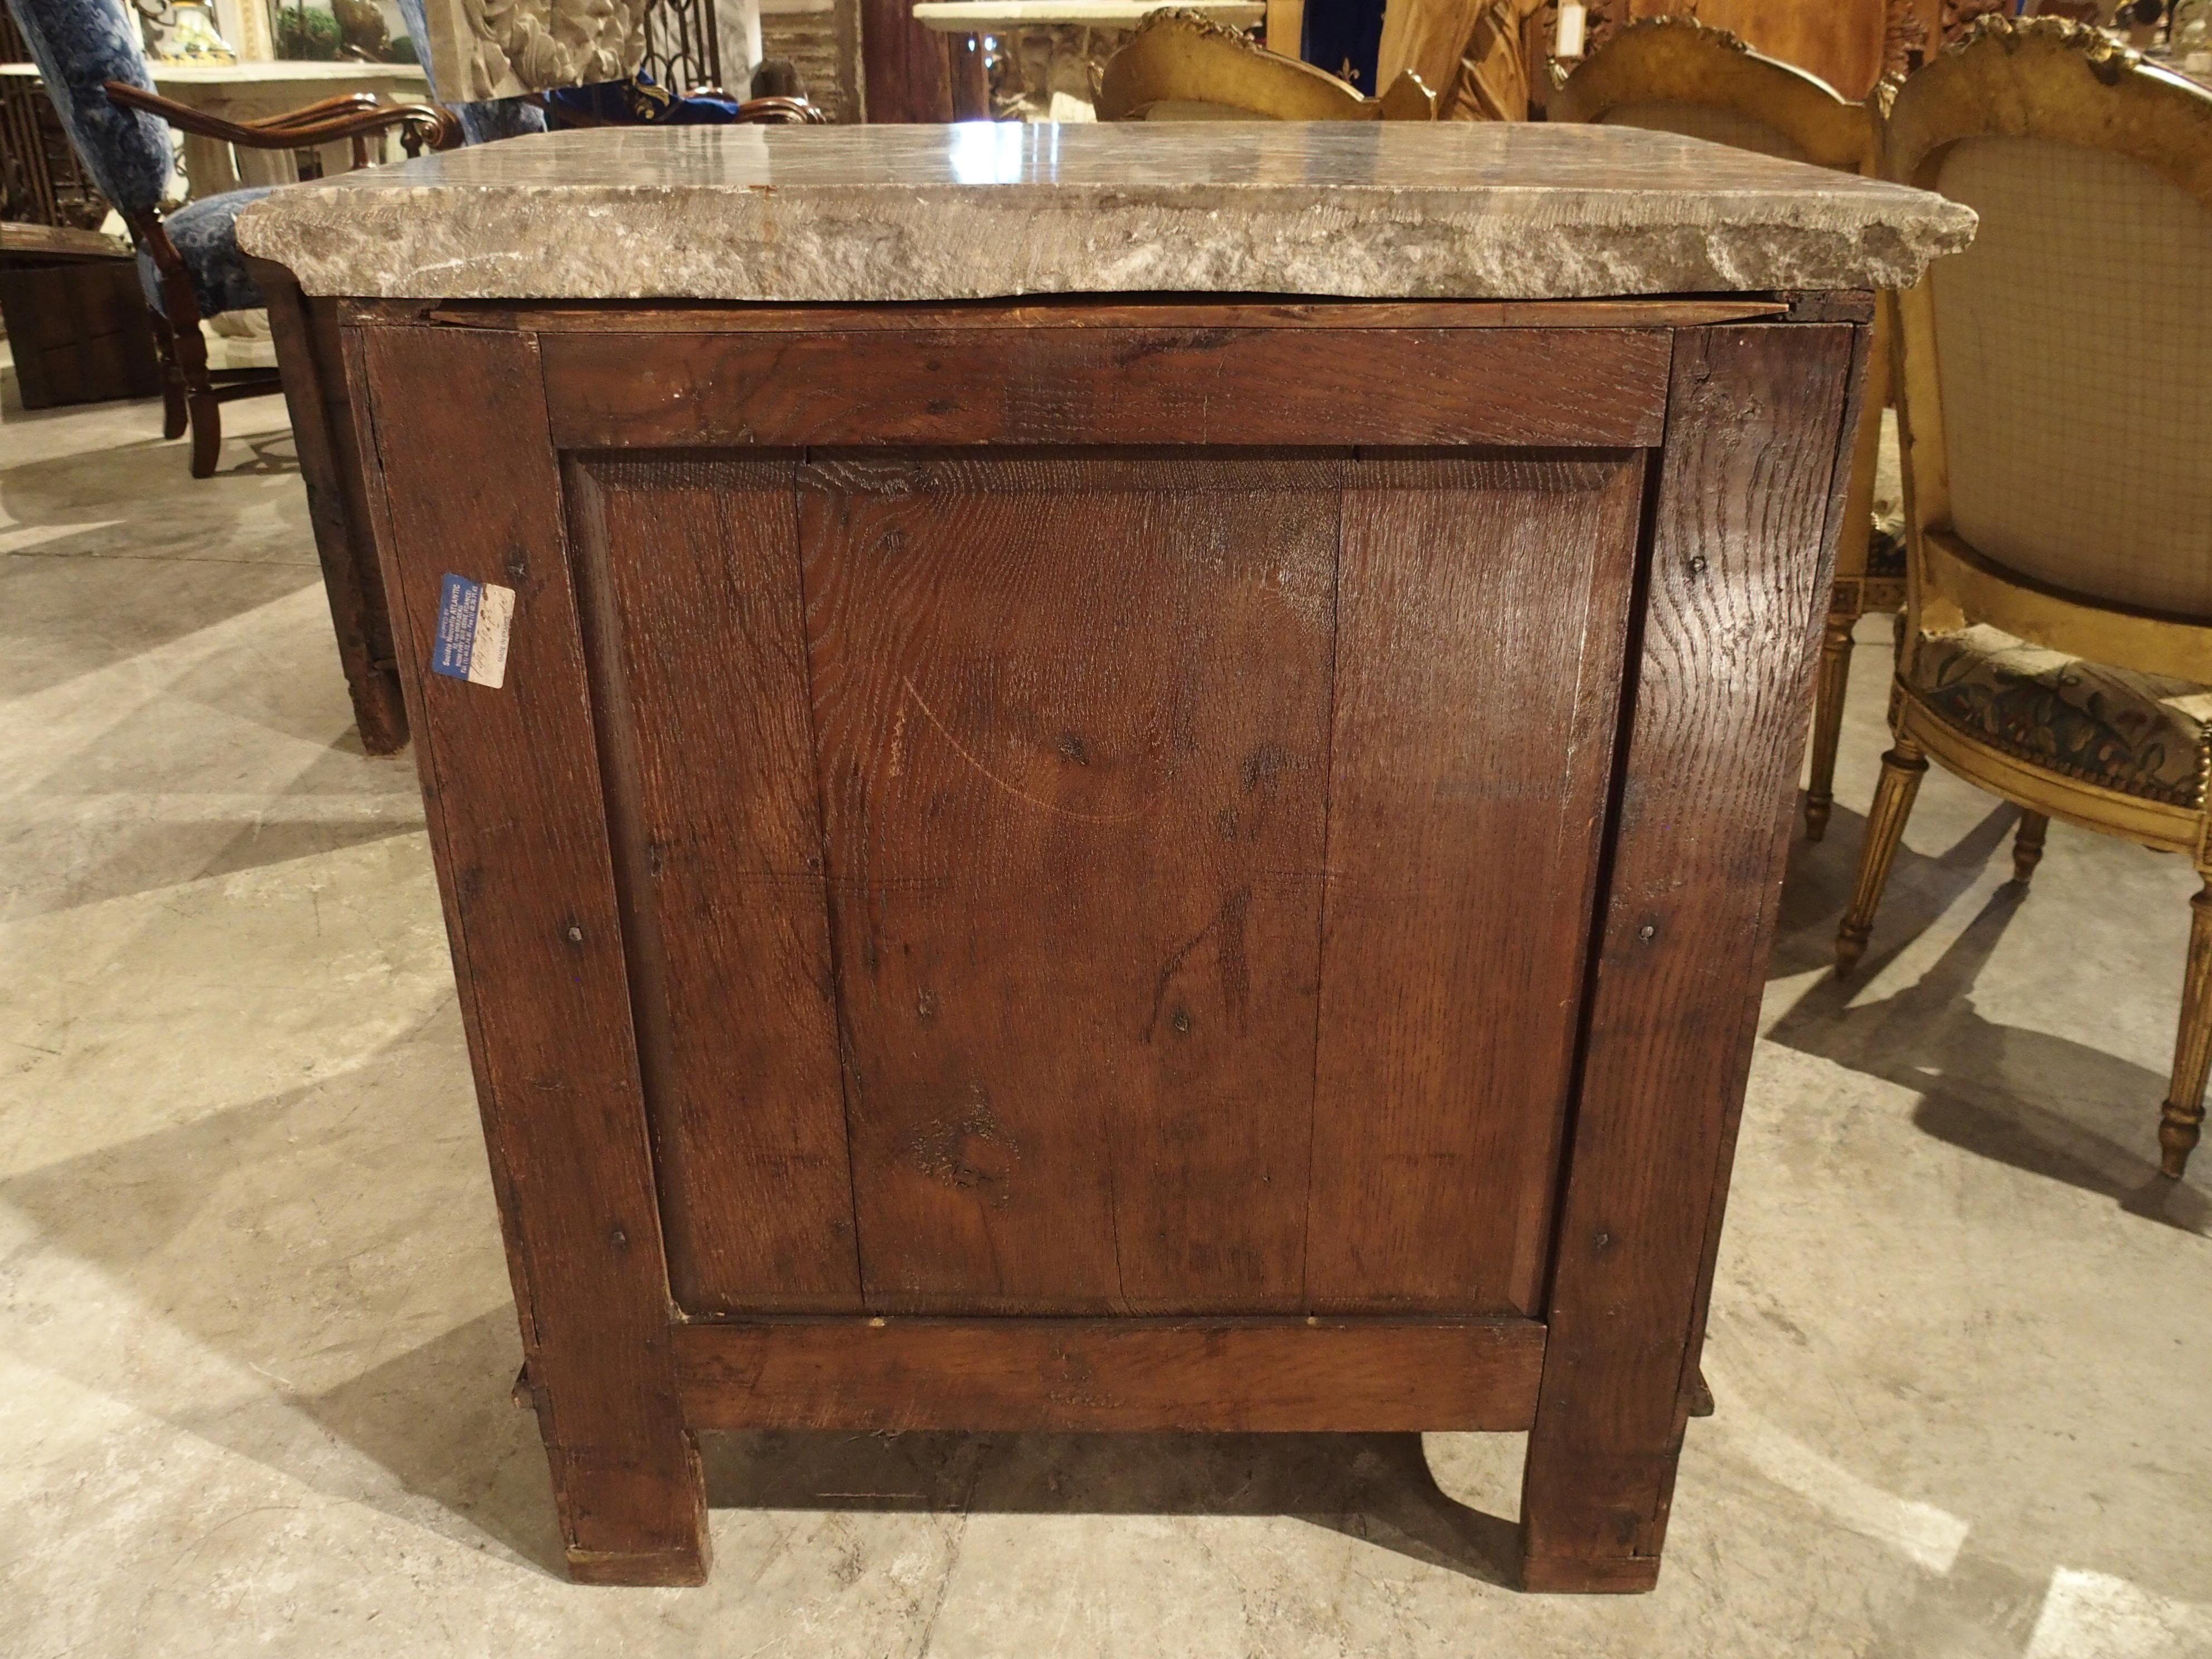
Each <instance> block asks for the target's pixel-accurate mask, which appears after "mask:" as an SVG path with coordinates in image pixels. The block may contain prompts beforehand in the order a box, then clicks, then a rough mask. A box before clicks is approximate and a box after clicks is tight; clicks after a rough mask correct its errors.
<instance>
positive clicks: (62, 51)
mask: <svg viewBox="0 0 2212 1659" xmlns="http://www.w3.org/2000/svg"><path fill="white" fill-rule="evenodd" d="M8 9H9V11H10V12H11V13H13V14H14V15H15V27H17V28H19V29H21V30H22V32H23V39H24V41H25V42H26V43H27V45H28V46H30V48H31V56H32V58H33V59H35V60H36V61H37V63H38V65H39V73H40V76H42V77H44V79H45V81H46V95H47V96H48V97H50V98H52V100H54V109H55V112H57V113H58V114H59V115H60V117H61V118H62V126H63V128H64V130H65V131H67V132H68V134H69V136H70V143H72V144H74V145H75V146H76V153H77V155H78V156H79V157H80V158H82V161H83V162H84V165H85V168H86V170H87V171H88V172H89V173H91V174H92V181H93V183H94V184H95V185H99V186H100V194H101V195H103V196H105V197H107V199H108V200H109V201H111V202H112V203H114V204H115V205H116V206H117V207H118V208H121V209H122V210H124V211H125V213H150V212H151V211H153V210H154V209H155V208H156V207H158V206H159V205H160V204H161V196H162V193H163V192H164V191H167V189H168V187H169V170H170V165H171V161H170V150H169V130H168V128H167V126H166V125H163V124H162V123H161V122H160V121H158V120H156V119H155V118H154V117H152V116H150V115H146V114H142V113H140V112H137V111H135V110H124V109H118V108H116V106H114V105H112V104H111V103H109V102H108V101H107V94H106V91H105V90H104V89H103V88H104V86H105V83H106V82H109V81H128V82H130V83H131V85H132V86H134V87H145V88H149V89H150V88H152V86H153V84H154V82H153V77H152V76H149V75H148V74H147V72H146V53H145V52H144V50H143V48H142V47H141V46H140V45H139V43H138V25H137V20H136V19H135V18H134V17H133V16H132V15H131V9H130V8H129V6H128V5H126V4H125V0H8Z"/></svg>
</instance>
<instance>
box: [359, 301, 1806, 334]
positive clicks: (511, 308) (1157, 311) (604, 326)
mask: <svg viewBox="0 0 2212 1659" xmlns="http://www.w3.org/2000/svg"><path fill="white" fill-rule="evenodd" d="M1792 297H1793V298H1795V297H1796V296H1792ZM346 303H347V304H349V305H350V306H353V307H358V308H359V309H360V311H361V313H362V315H363V316H364V318H366V317H367V316H368V315H369V314H372V312H371V308H374V307H386V306H392V307H406V308H407V309H406V311H405V313H404V316H403V317H402V318H400V319H398V320H410V321H411V320H415V319H416V318H417V317H419V316H420V315H422V309H423V307H424V305H425V302H424V301H374V300H364V301H347V302H346ZM1791 303H1792V300H1791V299H1779V298H1762V297H1759V296H1757V295H1732V296H1729V297H1725V298H1721V299H1641V300H1638V299H1629V300H1390V301H1369V300H1281V299H1262V298H1251V299H1238V298H1237V297H1236V296H1235V295H1174V294H1125V295H1103V296H1102V295H1095V294H1063V295H1029V296H1027V297H1024V298H1022V299H1018V300H950V301H889V302H884V303H881V304H876V305H840V304H833V303H820V302H817V303H808V304H803V305H777V304H774V303H769V302H761V301H720V302H717V301H690V300H651V301H634V300H605V301H538V302H534V303H517V302H515V301H510V300H459V301H453V300H448V301H438V302H431V304H430V307H429V309H428V320H430V321H433V322H438V323H449V324H452V325H455V326H457V327H462V328H504V329H522V330H526V331H535V332H539V333H562V334H567V333H585V334H603V333H611V334H720V333H768V334H806V333H816V332H823V331H835V332H837V333H843V334H852V333H863V332H868V333H872V332H878V331H884V330H896V331H912V330H915V329H940V330H946V329H966V328H999V329H1005V328H1067V329H1097V328H1195V329H1217V328H1264V329H1305V328H1391V329H1398V328H1553V329H1559V328H1575V329H1582V328H1694V327H1703V326H1706V325H1711V324H1714V323H1729V322H1747V321H1751V320H1753V319H1759V318H1765V317H1776V316H1780V315H1781V314H1783V313H1785V312H1787V311H1789V310H1790V306H1791ZM374 314H377V315H379V316H381V315H382V313H380V312H376V313H374ZM386 320H391V319H386ZM1821 320H1831V321H1832V320H1835V319H1821Z"/></svg>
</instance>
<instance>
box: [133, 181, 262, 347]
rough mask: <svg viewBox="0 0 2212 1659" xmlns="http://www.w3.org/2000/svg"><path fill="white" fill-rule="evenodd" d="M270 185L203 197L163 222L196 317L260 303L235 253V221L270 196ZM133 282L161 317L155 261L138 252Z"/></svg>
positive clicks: (238, 255) (181, 208)
mask: <svg viewBox="0 0 2212 1659" xmlns="http://www.w3.org/2000/svg"><path fill="white" fill-rule="evenodd" d="M273 188H275V186H273V185H262V186H261V187H260V188H259V189H257V190H234V191H227V192H225V193H224V194H223V195H221V196H203V197H200V198H199V199H198V200H197V201H196V202H187V203H185V204H184V205H183V206H182V207H180V208H179V209H177V210H175V211H174V212H173V213H171V214H169V215H168V216H167V217H166V218H164V219H163V220H162V223H163V224H164V225H165V226H166V227H167V229H168V233H169V240H171V241H172V242H174V243H175V244H176V246H177V252H178V253H179V254H180V255H182V256H183V258H184V261H185V269H186V270H189V271H190V272H191V278H192V292H193V293H194V294H195V295H197V296H198V299H199V302H200V315H201V316H203V317H213V316H216V315H217V314H218V313H222V312H226V311H252V310H256V309H258V307H259V306H260V304H261V290H260V289H258V288H256V287H255V286H254V285H253V279H252V277H251V276H247V275H246V261H245V259H244V258H242V257H241V256H240V253H239V251H238V216H239V215H240V214H241V213H243V212H245V211H246V209H248V208H250V207H252V205H253V204H255V203H256V202H258V201H259V200H260V199H261V198H262V197H264V196H266V195H268V194H269V192H270V190H271V189H273ZM138 281H139V283H140V285H141V286H143V288H144V289H145V290H146V303H147V304H148V305H149V306H151V307H154V309H155V310H156V311H160V312H163V313H164V314H166V308H165V307H164V306H163V305H162V301H161V272H160V271H159V270H156V269H155V265H154V256H153V255H152V254H151V253H149V252H147V251H146V250H144V249H143V248H142V249H140V250H139V252H138Z"/></svg>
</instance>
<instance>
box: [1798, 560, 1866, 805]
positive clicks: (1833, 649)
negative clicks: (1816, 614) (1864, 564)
mask: <svg viewBox="0 0 2212 1659" xmlns="http://www.w3.org/2000/svg"><path fill="white" fill-rule="evenodd" d="M1854 586H1856V584H1854ZM1857 621H1858V613H1857V611H1856V610H1853V611H1851V612H1850V614H1849V615H1846V614H1844V611H1842V610H1841V609H1831V610H1830V611H1829V612H1828V625H1827V627H1826V629H1825V630H1824V631H1823V632H1822V634H1821V635H1820V682H1819V684H1818V685H1817V686H1816V687H1815V689H1814V693H1813V769H1812V775H1811V776H1810V777H1808V779H1807V780H1806V787H1805V839H1806V840H1808V841H1818V840H1820V837H1821V836H1825V835H1826V834H1827V833H1828V814H1829V812H1830V811H1832V809H1833V808H1834V806H1835V804H1836V744H1837V740H1838V738H1840V737H1841V735H1842V733H1843V729H1844V688H1845V686H1846V685H1847V684H1849V683H1850V676H1851V627H1852V624H1854V623H1857Z"/></svg>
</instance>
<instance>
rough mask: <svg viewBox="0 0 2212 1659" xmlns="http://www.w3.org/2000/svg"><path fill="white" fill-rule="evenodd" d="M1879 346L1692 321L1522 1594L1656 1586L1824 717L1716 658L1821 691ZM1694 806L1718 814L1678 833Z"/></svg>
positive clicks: (1554, 1296) (1592, 1032) (1558, 1286)
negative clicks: (1826, 621)
mask: <svg viewBox="0 0 2212 1659" xmlns="http://www.w3.org/2000/svg"><path fill="white" fill-rule="evenodd" d="M1814 329H1817V330H1818V331H1819V332H1820V334H1821V335H1822V336H1823V337H1822V338H1820V340H1819V341H1818V342H1817V343H1816V342H1814V341H1813V340H1809V339H1807V338H1805V337H1804V332H1805V331H1810V330H1814ZM1792 336H1795V337H1794V338H1793V337H1792ZM1865 360H1866V330H1865V329H1863V328H1858V329H1854V328H1851V327H1847V326H1840V325H1832V326H1826V327H1820V325H1779V326H1772V327H1764V328H1762V327H1757V326H1743V327H1727V328H1713V329H1708V330H1700V331H1681V332H1680V333H1678V334H1677V335H1676V336H1675V346H1674V376H1673V384H1672V389H1671V392H1670V394H1669V398H1668V449H1667V457H1666V460H1665V462H1664V463H1663V467H1662V474H1661V477H1660V480H1659V485H1658V490H1657V497H1656V507H1655V519H1654V524H1655V528H1654V532H1653V540H1652V544H1651V549H1650V571H1649V575H1648V581H1649V584H1650V587H1649V595H1650V596H1649V598H1648V599H1647V601H1646V609H1645V616H1644V628H1643V638H1642V646H1641V657H1640V664H1639V665H1638V667H1637V669H1636V671H1635V675H1634V687H1633V691H1632V697H1633V702H1632V712H1631V714H1630V717H1629V720H1628V722H1627V726H1626V743H1627V753H1626V757H1625V763H1624V765H1623V771H1622V782H1621V786H1620V801H1619V805H1618V806H1617V809H1616V811H1617V812H1618V825H1617V832H1616V833H1617V836H1618V840H1617V842H1616V846H1615V851H1614V854H1613V871H1612V881H1611V890H1610V892H1609V895H1608V897H1607V903H1606V906H1605V908H1604V910H1603V912H1602V913H1601V915H1600V917H1599V919H1598V930H1599V931H1598V937H1597V939H1596V943H1595V957H1596V961H1595V969H1594V972H1593V975H1592V979H1591V984H1590V1004H1589V1013H1588V1018H1589V1030H1588V1036H1587V1038H1586V1044H1585V1049H1584V1058H1583V1084H1582V1091H1581V1095H1580V1098H1579V1101H1578V1103H1577V1107H1576V1110H1575V1121H1574V1125H1573V1128H1572V1132H1571V1133H1572V1139H1571V1146H1570V1148H1569V1152H1568V1173H1567V1186H1566V1194H1565V1207H1564V1210H1563V1212H1562V1213H1561V1216H1560V1219H1559V1231H1558V1243H1557V1255H1556V1257H1555V1259H1554V1263H1553V1280H1552V1290H1551V1301H1550V1307H1549V1311H1548V1313H1547V1324H1548V1326H1549V1337H1548V1342H1547V1347H1546V1350H1545V1358H1544V1380H1543V1386H1542V1389H1541V1393H1540V1394H1539V1395H1538V1399H1537V1406H1536V1423H1535V1427H1534V1430H1533V1431H1531V1433H1530V1435H1529V1439H1528V1467H1527V1470H1526V1474H1525V1476H1524V1480H1523V1485H1522V1521H1521V1528H1522V1549H1523V1568H1522V1571H1523V1577H1524V1579H1525V1582H1526V1583H1527V1584H1528V1587H1529V1588H1530V1589H1554V1590H1607V1591H1611V1590H1638V1589H1649V1588H1650V1586H1651V1585H1652V1584H1653V1583H1655V1582H1656V1579H1657V1577H1658V1571H1659V1557H1660V1548H1661V1546H1662V1543H1663V1541H1664V1540H1665V1537H1666V1531H1667V1516H1668V1505H1669V1504H1670V1502H1671V1500H1672V1497H1673V1492H1674V1468H1675V1463H1676V1460H1677V1459H1678V1458H1679V1456H1680V1452H1681V1445H1682V1434H1683V1427H1684V1419H1685V1416H1686V1413H1687V1412H1688V1410H1689V1408H1690V1406H1691V1403H1692V1398H1693V1395H1694V1392H1695V1391H1694V1389H1692V1387H1691V1386H1689V1383H1688V1379H1689V1378H1690V1377H1691V1376H1693V1375H1694V1373H1695V1371H1696V1368H1697V1366H1698V1363H1699V1350H1700V1348H1701V1346H1702V1345H1703V1340H1704V1326H1705V1305H1706V1301H1707V1298H1708V1297H1709V1295H1710V1293H1711V1283H1712V1270H1713V1260H1714V1255H1715V1253H1716V1251H1717V1249H1718V1241H1719V1235H1720V1222H1721V1212H1722V1208H1723V1201H1724V1200H1725V1197H1726V1189H1727V1171H1728V1168H1729V1160H1730V1158H1731V1157H1732V1155H1733V1152H1734V1146H1735V1126H1736V1121H1737V1116H1738V1114H1739V1112H1740V1110H1741V1101H1742V1097H1743V1087H1744V1079H1745V1074H1746V1073H1747V1070H1748V1067H1749V1065H1750V1056H1751V1048H1752V1042H1753V1035H1754V1031H1755V1026H1756V1021H1757V1018H1758V1012H1759V991H1760V987H1761V985H1762V982H1763V978H1764V971H1765V969H1764V964H1765V960H1766V951H1767V945H1768V942H1769V939H1771V933H1772V930H1773V927H1774V918H1775V914H1776V910H1777V907H1778V903H1779V901H1780V893H1781V875H1782V868H1783V862H1784V860H1783V851H1784V846H1785V844H1786V842H1787V839H1788V835H1789V830H1790V823H1791V821H1792V819H1793V818H1794V817H1795V816H1796V814H1795V805H1796V801H1795V790H1794V788H1793V787H1792V785H1793V784H1794V781H1795V779H1796V760H1797V757H1798V756H1799V754H1800V753H1801V752H1802V744H1803V743H1804V733H1805V730H1806V726H1805V714H1806V712H1807V711H1806V708H1805V706H1804V702H1803V700H1802V695H1801V696H1778V695H1768V696H1753V697H1747V696H1744V695H1742V688H1741V685H1740V684H1738V683H1737V682H1736V680H1735V678H1734V677H1733V676H1732V675H1731V674H1730V673H1729V671H1728V669H1727V667H1726V665H1727V664H1729V662H1731V661H1734V660H1736V659H1738V657H1739V653H1742V652H1746V651H1749V650H1751V649H1752V648H1753V641H1757V640H1759V639H1762V638H1767V639H1771V638H1772V637H1773V636H1774V635H1776V634H1778V633H1780V634H1782V635H1785V636H1786V637H1788V638H1790V640H1791V641H1793V647H1792V649H1791V652H1790V655H1791V656H1792V658H1793V659H1794V671H1792V672H1790V673H1789V674H1787V675H1784V676H1783V677H1781V678H1778V680H1777V681H1776V682H1775V684H1778V685H1784V686H1799V687H1803V686H1807V685H1808V684H1809V678H1810V677H1809V674H1808V670H1809V669H1810V667H1811V658H1812V653H1813V647H1814V629H1815V628H1816V626H1817V624H1818V619H1819V617H1820V613H1821V611H1822V609H1823V605H1822V602H1823V600H1824V599H1826V594H1827V592H1828V583H1829V580H1830V568H1831V562H1832V557H1833V553H1834V548H1835V542H1836V535H1837V532H1838V526H1839V521H1840V519H1841V515H1842V500H1841V497H1842V494H1843V487H1844V482H1845V480H1844V468H1843V467H1842V466H1839V465H1838V464H1837V459H1836V458H1837V453H1838V448H1839V447H1840V446H1839V443H1838V435H1839V431H1842V430H1848V429H1849V428H1848V426H1847V425H1846V426H1843V427H1840V428H1839V425H1838V417H1839V416H1840V418H1841V420H1842V422H1850V421H1851V420H1853V419H1855V418H1856V416H1857V401H1858V391H1859V386H1858V382H1859V380H1860V379H1861V377H1862V374H1863V367H1864V363H1865ZM1846 386H1848V387H1849V390H1848V393H1846V391H1845V388H1846ZM1815 548H1818V549H1820V555H1821V556H1820V557H1819V558H1817V559H1816V558H1814V557H1813V556H1811V553H1812V550H1814V549H1815ZM1761 795H1764V796H1765V800H1764V802H1763V803H1762V802H1761V801H1759V799H1757V798H1758V797H1759V796H1761ZM1723 800H1726V801H1728V802H1729V803H1730V805H1729V810H1727V811H1725V812H1723V811H1721V810H1720V808H1719V805H1718V803H1720V802H1722V801H1723ZM1762 809H1763V810H1762ZM1694 821H1702V822H1703V823H1705V824H1706V825H1707V826H1708V827H1709V828H1710V829H1711V830H1712V831H1713V833H1711V834H1707V833H1702V832H1701V833H1699V834H1696V835H1693V836H1688V837H1684V836H1682V835H1681V834H1680V829H1681V826H1682V825H1684V824H1685V823H1691V822H1694ZM1722 823H1726V825H1727V826H1728V827H1727V828H1726V829H1721V828H1720V825H1721V824H1722ZM1721 963H1726V964H1727V965H1726V967H1725V968H1724V969H1723V968H1722V967H1720V966H1719V964H1721ZM1722 1030H1725V1031H1727V1032H1728V1033H1729V1037H1728V1039H1727V1040H1726V1041H1724V1042H1723V1041H1716V1040H1714V1038H1713V1036H1712V1033H1714V1032H1716V1031H1722ZM1699 1033H1702V1034H1704V1035H1702V1036H1699V1035H1694V1034H1699ZM1692 1124H1694V1125H1695V1126H1696V1127H1694V1128H1692V1127H1690V1126H1692ZM1660 1285H1664V1286H1665V1287H1666V1288H1665V1291H1663V1292H1662V1293H1656V1294H1655V1292H1656V1290H1657V1287H1658V1286H1660ZM1627 1310H1633V1311H1632V1312H1629V1311H1627Z"/></svg>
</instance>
